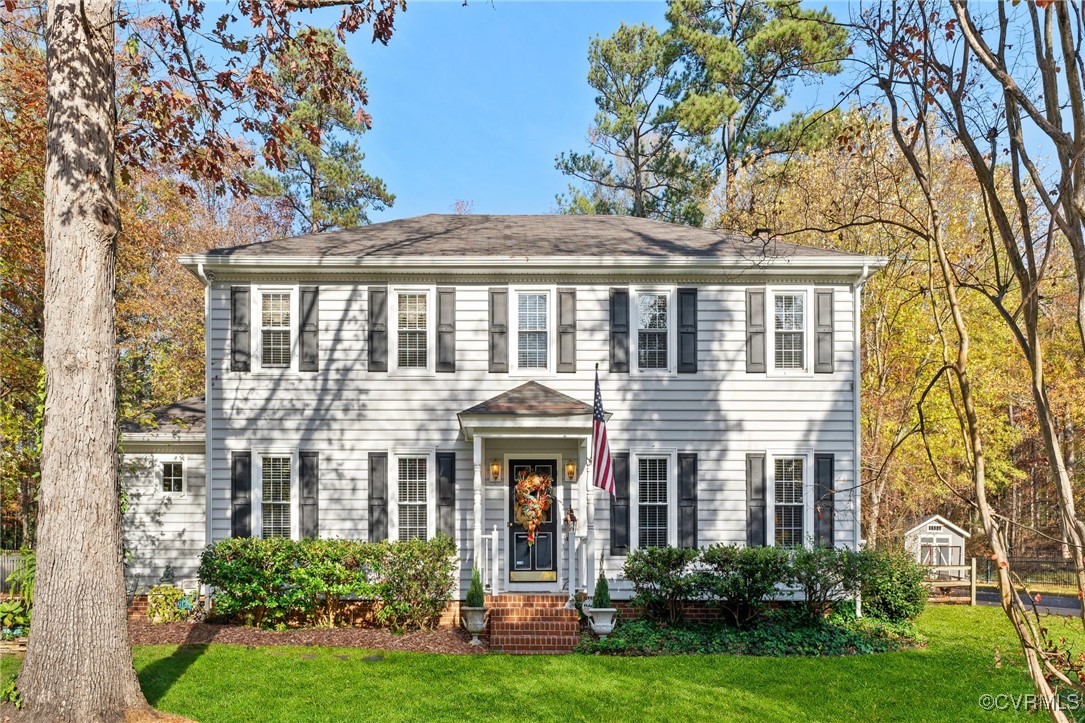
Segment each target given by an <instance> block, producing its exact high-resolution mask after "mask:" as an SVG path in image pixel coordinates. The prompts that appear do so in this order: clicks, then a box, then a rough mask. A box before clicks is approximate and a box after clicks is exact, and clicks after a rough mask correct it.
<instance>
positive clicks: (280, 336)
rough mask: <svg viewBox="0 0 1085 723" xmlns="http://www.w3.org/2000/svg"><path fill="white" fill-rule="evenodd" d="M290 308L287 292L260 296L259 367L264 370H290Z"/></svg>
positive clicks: (275, 292) (265, 293)
mask: <svg viewBox="0 0 1085 723" xmlns="http://www.w3.org/2000/svg"><path fill="white" fill-rule="evenodd" d="M290 307H291V303H290V292H289V291H265V292H263V293H261V294H260V366H261V367H263V368H265V369H288V368H290V357H291V353H290V352H291V338H290V337H291V317H292V314H291V313H290V312H291V308H290Z"/></svg>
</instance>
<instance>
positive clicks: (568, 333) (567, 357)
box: [557, 289, 576, 373]
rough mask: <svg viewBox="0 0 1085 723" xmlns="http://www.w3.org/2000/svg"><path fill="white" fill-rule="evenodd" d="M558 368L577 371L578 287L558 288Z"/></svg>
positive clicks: (567, 371)
mask: <svg viewBox="0 0 1085 723" xmlns="http://www.w3.org/2000/svg"><path fill="white" fill-rule="evenodd" d="M557 370H558V372H559V373H572V372H575V371H576V289H558V365H557Z"/></svg>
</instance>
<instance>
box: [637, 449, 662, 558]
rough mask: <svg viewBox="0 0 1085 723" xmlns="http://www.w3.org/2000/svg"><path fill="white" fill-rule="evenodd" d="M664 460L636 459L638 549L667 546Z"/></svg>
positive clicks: (658, 458) (655, 458) (660, 458)
mask: <svg viewBox="0 0 1085 723" xmlns="http://www.w3.org/2000/svg"><path fill="white" fill-rule="evenodd" d="M668 462H670V459H669V458H667V457H639V458H638V459H637V491H638V493H639V494H638V498H637V533H638V538H639V539H638V540H637V546H638V547H641V548H645V547H666V546H667V544H668V540H669V539H670V535H669V534H668V524H667V520H668V518H669V516H670V515H669V512H668V504H667V503H668V497H669V496H670V495H669V494H668V481H667V477H668V474H667V466H668Z"/></svg>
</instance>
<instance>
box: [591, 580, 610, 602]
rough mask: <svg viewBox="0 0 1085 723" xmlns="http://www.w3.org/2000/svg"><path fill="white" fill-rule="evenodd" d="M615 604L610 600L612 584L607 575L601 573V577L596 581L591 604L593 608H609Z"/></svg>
mask: <svg viewBox="0 0 1085 723" xmlns="http://www.w3.org/2000/svg"><path fill="white" fill-rule="evenodd" d="M612 605H613V603H611V601H610V585H609V584H608V583H607V576H606V575H604V574H603V573H602V572H600V573H599V579H598V580H597V581H596V582H595V594H594V595H592V599H591V606H592V607H593V608H609V607H611V606H612Z"/></svg>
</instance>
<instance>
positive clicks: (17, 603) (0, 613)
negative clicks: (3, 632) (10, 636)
mask: <svg viewBox="0 0 1085 723" xmlns="http://www.w3.org/2000/svg"><path fill="white" fill-rule="evenodd" d="M28 625H30V609H29V608H28V607H27V606H26V604H25V603H24V602H23V601H22V600H19V599H17V598H12V599H10V600H3V601H0V628H8V629H15V628H26V627H27V626H28Z"/></svg>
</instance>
